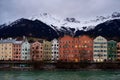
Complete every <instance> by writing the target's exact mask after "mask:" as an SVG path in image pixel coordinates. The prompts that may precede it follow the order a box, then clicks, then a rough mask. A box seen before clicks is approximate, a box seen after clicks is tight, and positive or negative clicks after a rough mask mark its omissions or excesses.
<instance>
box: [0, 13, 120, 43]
mask: <svg viewBox="0 0 120 80" xmlns="http://www.w3.org/2000/svg"><path fill="white" fill-rule="evenodd" d="M84 34H86V35H89V36H91V37H96V36H98V35H101V36H104V37H106V38H107V39H108V40H109V39H114V40H117V41H120V40H119V37H120V13H119V12H114V13H113V14H112V15H110V16H97V17H96V18H95V19H93V20H88V21H80V20H79V19H78V18H69V17H67V18H65V19H59V18H57V17H54V16H52V15H50V14H48V13H43V14H40V15H39V16H36V17H31V18H29V19H25V18H21V19H18V20H16V21H14V22H11V23H9V24H2V25H0V37H1V38H6V37H22V36H27V37H36V38H43V39H47V40H52V39H54V38H59V37H62V36H64V35H71V36H75V37H76V36H80V35H84Z"/></svg>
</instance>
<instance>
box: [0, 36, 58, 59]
mask: <svg viewBox="0 0 120 80" xmlns="http://www.w3.org/2000/svg"><path fill="white" fill-rule="evenodd" d="M58 55H59V54H58V40H57V39H54V40H53V41H52V42H50V41H46V40H41V41H35V42H33V43H29V42H28V40H27V39H26V38H24V39H23V40H22V41H17V40H16V39H12V38H8V39H4V40H2V39H1V40H0V60H36V61H42V60H46V61H57V60H58Z"/></svg>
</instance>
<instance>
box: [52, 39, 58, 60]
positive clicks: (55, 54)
mask: <svg viewBox="0 0 120 80" xmlns="http://www.w3.org/2000/svg"><path fill="white" fill-rule="evenodd" d="M58 59H59V43H58V40H57V39H54V40H52V59H51V60H52V61H57V60H58Z"/></svg>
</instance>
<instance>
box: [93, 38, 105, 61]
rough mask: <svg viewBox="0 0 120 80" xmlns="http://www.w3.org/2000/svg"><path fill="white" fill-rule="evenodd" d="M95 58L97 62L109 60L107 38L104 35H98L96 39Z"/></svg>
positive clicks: (94, 45)
mask: <svg viewBox="0 0 120 80" xmlns="http://www.w3.org/2000/svg"><path fill="white" fill-rule="evenodd" d="M93 60H94V61H95V62H103V61H104V60H107V40H106V39H105V38H104V37H102V36H98V37H96V38H95V39H94V42H93Z"/></svg>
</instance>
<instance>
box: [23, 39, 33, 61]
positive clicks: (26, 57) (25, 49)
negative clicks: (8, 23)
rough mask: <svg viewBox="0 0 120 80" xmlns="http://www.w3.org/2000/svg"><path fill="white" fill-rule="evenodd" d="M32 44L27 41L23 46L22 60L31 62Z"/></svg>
mask: <svg viewBox="0 0 120 80" xmlns="http://www.w3.org/2000/svg"><path fill="white" fill-rule="evenodd" d="M30 59H31V57H30V43H29V42H28V41H27V39H26V40H25V41H24V42H23V43H22V45H21V60H30Z"/></svg>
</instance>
